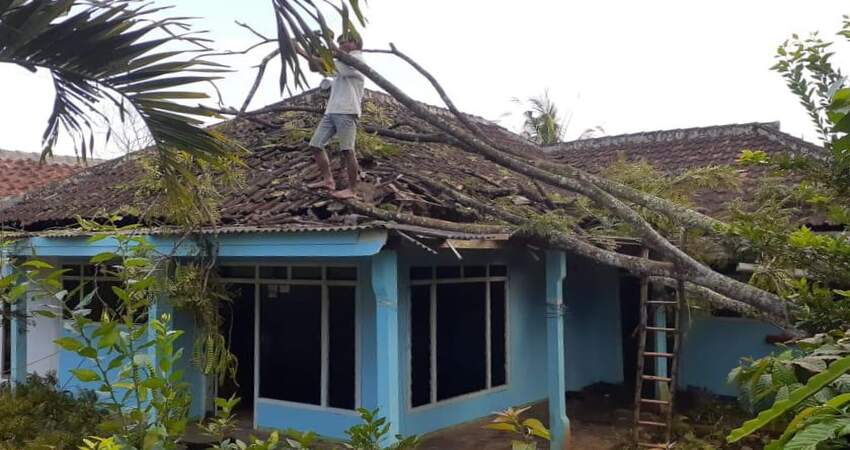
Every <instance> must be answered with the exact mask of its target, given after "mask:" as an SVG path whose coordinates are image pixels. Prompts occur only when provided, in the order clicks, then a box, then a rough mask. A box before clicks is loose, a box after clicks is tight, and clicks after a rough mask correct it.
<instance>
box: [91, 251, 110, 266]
mask: <svg viewBox="0 0 850 450" xmlns="http://www.w3.org/2000/svg"><path fill="white" fill-rule="evenodd" d="M113 259H115V253H112V252H101V253H98V254H96V255H94V256H92V257H91V258H90V259H89V263H90V264H95V265H97V264H103V263H105V262H107V261H112V260H113Z"/></svg>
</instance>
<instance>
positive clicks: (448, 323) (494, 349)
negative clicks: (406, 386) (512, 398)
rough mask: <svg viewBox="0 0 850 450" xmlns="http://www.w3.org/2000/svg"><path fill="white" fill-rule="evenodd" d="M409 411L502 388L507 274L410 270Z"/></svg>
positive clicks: (489, 269)
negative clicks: (413, 408) (412, 408)
mask: <svg viewBox="0 0 850 450" xmlns="http://www.w3.org/2000/svg"><path fill="white" fill-rule="evenodd" d="M410 279H411V281H410V283H411V292H410V320H411V323H410V348H411V355H410V356H411V358H410V363H411V368H410V373H411V380H410V394H411V396H410V397H411V406H412V407H417V406H423V405H427V404H431V403H436V402H439V401H442V400H447V399H450V398H453V397H458V396H461V395H465V394H471V393H474V392H480V391H485V390H488V389H492V388H495V387H499V386H504V385H506V384H507V382H508V379H507V268H506V267H505V266H497V265H491V266H483V265H482V266H437V267H434V268H432V267H412V268H411V270H410Z"/></svg>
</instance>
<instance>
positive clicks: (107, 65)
mask: <svg viewBox="0 0 850 450" xmlns="http://www.w3.org/2000/svg"><path fill="white" fill-rule="evenodd" d="M163 9H164V8H158V7H154V6H152V5H151V4H150V3H144V2H140V1H139V0H111V1H108V2H106V1H99V0H0V63H11V64H17V65H19V66H23V67H25V68H27V69H29V70H32V71H35V70H38V69H43V70H47V71H49V72H50V73H51V75H52V78H53V85H54V87H55V91H56V97H55V101H54V105H53V111H52V113H51V114H50V117H49V119H48V123H47V127H46V129H45V132H44V136H43V143H44V146H43V149H42V155H43V157H46V156H49V155H51V154H52V152H53V148H54V146H55V145H56V142H57V139H58V138H59V136H60V134H61V133H62V132H63V131H64V132H66V133H68V134H69V135H70V138H71V140H72V141H73V142H74V145H75V150H76V151H77V152H78V154H79V155H80V156H81V157H82V158H83V159H85V158H87V157H89V156H91V154H92V151H93V147H94V145H95V137H94V135H95V129H96V126H97V124H98V123H103V122H105V123H107V124H109V126H110V127H111V126H112V125H113V124H111V123H110V119H109V118H108V117H107V116H106V115H105V114H103V113H102V112H101V111H102V110H103V107H104V104H107V105H108V104H109V103H112V104H114V105H115V106H116V107H117V108H118V110H119V111H120V112H121V116H120V120H121V121H123V120H124V117H125V114H126V113H127V112H128V111H130V110H134V111H135V112H136V113H138V115H139V116H140V117H141V119H142V121H143V122H144V124H145V125H146V127H147V128H148V130H149V131H150V134H151V136H152V138H153V141H154V143H155V144H156V147H157V149H158V150H159V155H160V157H161V158H160V159H161V160H162V161H163V163H164V164H165V166H166V167H165V168H166V169H167V170H168V171H169V172H175V173H176V172H180V171H181V170H179V169H177V168H175V167H167V166H169V165H170V164H177V162H178V159H177V158H174V157H173V156H171V153H173V152H177V151H183V152H187V153H189V154H191V155H192V156H193V157H196V158H199V159H201V160H205V161H216V160H218V159H221V158H223V157H225V156H227V155H228V154H230V153H232V152H233V151H234V150H236V149H238V147H237V146H236V145H235V144H233V143H231V142H229V141H227V140H226V139H224V138H223V137H221V136H219V135H216V134H213V133H211V132H209V131H207V130H205V129H204V128H202V125H203V119H204V118H209V117H214V116H215V113H213V112H212V111H211V110H210V109H207V108H204V107H203V106H200V105H197V106H188V105H185V104H182V103H179V101H180V100H186V99H204V98H206V97H207V95H206V94H204V93H203V92H199V91H195V90H192V89H191V86H192V85H197V83H206V82H211V81H213V80H215V79H217V78H220V74H221V73H222V72H226V71H227V70H228V69H227V67H226V66H223V65H221V64H218V63H215V62H211V61H207V60H205V59H204V55H205V53H204V52H206V51H207V50H208V47H206V45H205V43H206V42H208V41H207V40H206V39H204V38H202V37H200V35H199V34H198V33H195V32H193V31H192V29H191V27H190V26H189V24H188V23H187V22H186V20H187V19H186V18H180V17H175V18H165V19H162V18H159V17H158V16H159V14H158V13H160V12H161V11H162V10H163ZM166 47H167V48H168V49H169V50H167V51H166V50H165V48H166ZM175 47H181V48H184V49H182V50H174V48H175ZM113 120H114V119H113ZM108 137H109V134H107V139H108Z"/></svg>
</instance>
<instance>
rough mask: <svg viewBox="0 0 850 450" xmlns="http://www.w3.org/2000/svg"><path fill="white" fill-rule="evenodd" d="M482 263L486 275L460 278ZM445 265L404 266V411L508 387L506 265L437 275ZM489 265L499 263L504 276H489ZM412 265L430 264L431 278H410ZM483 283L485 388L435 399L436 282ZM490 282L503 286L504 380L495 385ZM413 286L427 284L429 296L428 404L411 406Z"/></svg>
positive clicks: (508, 308)
mask: <svg viewBox="0 0 850 450" xmlns="http://www.w3.org/2000/svg"><path fill="white" fill-rule="evenodd" d="M467 265H469V266H476V267H478V266H482V265H483V266H484V267H485V268H486V270H487V272H486V275H485V276H483V277H470V278H464V275H465V271H466V269H465V268H466V266H467ZM438 266H445V265H444V264H431V265H421V266H420V265H411V266H409V267H408V268H407V269H408V271H407V281H408V287H407V298H408V305H407V322H408V323H407V380H406V382H407V402H406V403H407V411H409V412H413V411H422V410H427V409H430V408H436V407H440V406H443V405H446V404H451V403H455V402H460V401H464V400H468V399H471V398H475V397H479V396H483V395H488V394H492V393H495V392H500V391H504V390H507V389H510V387H511V338H510V336H511V333H510V330H511V327H510V323H511V319H510V316H511V315H510V311H511V308H510V305H511V301H510V292H511V291H510V285H509V284H510V281H509V275H510V270H509V269H508V265H507V264H462V265H460V278H437V267H438ZM492 266H503V267H505V269H506V273H505V275H490V267H492ZM414 267H431V278H430V279H417V280H414V279H411V278H410V269H412V268H414ZM482 282H483V283H485V311H486V312H485V330H486V334H487V336H486V339H485V346H486V354H485V371H486V377H487V380H486V387H485V388H484V389H481V390H478V391H474V392H468V393H466V394H461V395H456V396H454V397H449V398H445V399H443V400H438V399H437V386H438V383H437V381H438V380H437V336H436V334H437V308H436V307H437V285H440V284H457V283H482ZM492 282H503V283H504V289H505V346H504V347H505V383H504V384H500V385H498V386H493V384H492V383H493V373H492V370H493V367H492V358H493V353H492V345H493V344H492V343H493V340H492V317H491V314H492V308H491V296H492V294H491V290H490V284H491V283H492ZM414 286H430V289H429V291H430V292H429V295H430V300H429V301H430V312H429V314H430V320H429V322H430V337H429V339H430V342H431V346H430V352H429V353H430V355H429V356H430V358H431V364H430V381H431V384H430V398H429V401H428V403H425V404H422V405H418V406H413V333H412V332H411V330H412V329H413V327H412V325H413V301H412V295H411V292H412V291H411V289H412V288H413V287H414Z"/></svg>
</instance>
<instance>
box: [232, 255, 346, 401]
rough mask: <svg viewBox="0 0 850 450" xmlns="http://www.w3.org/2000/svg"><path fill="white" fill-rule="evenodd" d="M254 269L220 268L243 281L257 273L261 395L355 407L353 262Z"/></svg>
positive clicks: (277, 398) (262, 397)
mask: <svg viewBox="0 0 850 450" xmlns="http://www.w3.org/2000/svg"><path fill="white" fill-rule="evenodd" d="M240 267H241V268H240ZM254 268H255V266H224V267H220V268H219V273H220V274H235V275H238V276H237V277H236V278H238V279H239V280H240V282H245V281H246V279H247V278H249V277H254V282H255V283H257V285H258V286H259V289H258V305H259V309H258V316H257V317H258V320H259V326H258V334H257V336H256V337H257V348H258V350H259V354H258V358H259V360H258V369H259V370H258V383H259V389H258V392H259V398H261V399H269V400H279V401H285V402H293V403H302V404H307V405H315V406H321V407H328V408H338V409H346V410H354V409H355V408H357V407H358V406H359V400H358V394H357V384H358V378H359V377H358V374H357V362H358V358H359V348H358V345H357V325H356V313H357V311H356V302H357V300H356V299H357V268H356V267H343V266H332V267H322V266H259V267H256V269H254ZM222 279H223V280H224V281H228V277H226V276H222Z"/></svg>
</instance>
